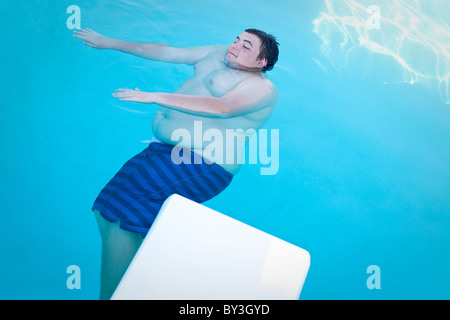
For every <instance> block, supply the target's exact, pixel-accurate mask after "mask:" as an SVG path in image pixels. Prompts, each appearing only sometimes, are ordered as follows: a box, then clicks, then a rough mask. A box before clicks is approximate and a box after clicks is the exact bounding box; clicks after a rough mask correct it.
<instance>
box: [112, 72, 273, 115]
mask: <svg viewBox="0 0 450 320" xmlns="http://www.w3.org/2000/svg"><path fill="white" fill-rule="evenodd" d="M272 93H273V88H272V84H271V82H270V81H268V80H266V79H248V80H245V81H243V82H242V83H241V84H240V85H239V86H238V87H237V88H235V89H234V90H232V91H230V92H229V93H228V94H226V95H224V96H222V97H210V96H195V95H184V94H175V93H162V92H144V91H140V90H139V89H136V90H130V89H118V90H116V93H114V94H113V96H114V97H115V98H120V100H123V101H134V102H142V103H157V104H160V105H163V106H165V107H168V108H171V109H174V110H177V111H182V112H186V113H190V114H194V115H200V116H206V117H221V118H227V117H234V116H237V115H242V114H244V113H247V112H252V111H256V109H259V108H262V107H264V106H265V104H264V103H265V102H267V100H266V98H269V97H270V96H271V95H272Z"/></svg>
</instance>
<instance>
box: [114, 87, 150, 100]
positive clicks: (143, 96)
mask: <svg viewBox="0 0 450 320" xmlns="http://www.w3.org/2000/svg"><path fill="white" fill-rule="evenodd" d="M112 96H113V97H114V98H120V100H122V101H134V102H142V103H152V102H153V100H152V99H151V92H144V91H140V90H139V89H138V88H136V89H135V90H131V89H117V90H116V93H113V94H112Z"/></svg>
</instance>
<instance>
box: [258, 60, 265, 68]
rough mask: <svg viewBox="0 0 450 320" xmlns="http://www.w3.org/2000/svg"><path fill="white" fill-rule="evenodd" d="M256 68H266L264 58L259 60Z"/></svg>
mask: <svg viewBox="0 0 450 320" xmlns="http://www.w3.org/2000/svg"><path fill="white" fill-rule="evenodd" d="M256 66H257V67H258V68H264V67H265V66H267V59H266V58H262V59H259V60H258V63H257V64H256Z"/></svg>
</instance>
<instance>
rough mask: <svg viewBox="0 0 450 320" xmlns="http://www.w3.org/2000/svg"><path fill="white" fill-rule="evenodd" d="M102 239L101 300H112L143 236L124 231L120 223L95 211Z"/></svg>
mask: <svg viewBox="0 0 450 320" xmlns="http://www.w3.org/2000/svg"><path fill="white" fill-rule="evenodd" d="M94 212H95V216H96V218H97V223H98V227H99V230H100V235H101V237H102V266H101V287H100V299H101V300H107V299H110V298H111V296H112V294H113V293H114V290H115V289H116V287H117V285H118V284H119V282H120V280H121V279H122V276H123V274H124V273H125V271H126V270H127V268H128V266H129V264H130V262H131V260H133V257H134V255H135V254H136V251H137V250H138V249H139V246H140V245H141V243H142V236H141V235H140V234H137V233H133V232H129V231H126V230H123V229H121V228H120V226H119V221H116V222H114V223H112V222H109V221H108V220H106V219H105V218H103V217H102V216H101V215H100V213H99V212H98V211H96V210H95V211H94Z"/></svg>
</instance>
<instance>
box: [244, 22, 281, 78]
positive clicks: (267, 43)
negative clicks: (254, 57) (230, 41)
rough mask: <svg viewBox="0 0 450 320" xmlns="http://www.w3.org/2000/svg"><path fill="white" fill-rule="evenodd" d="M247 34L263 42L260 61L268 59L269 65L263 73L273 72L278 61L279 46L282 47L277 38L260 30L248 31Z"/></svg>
mask: <svg viewBox="0 0 450 320" xmlns="http://www.w3.org/2000/svg"><path fill="white" fill-rule="evenodd" d="M245 32H248V33H251V34H254V35H255V36H257V37H258V38H259V39H260V40H261V47H260V48H259V50H260V53H259V56H258V59H267V65H266V66H265V67H264V69H263V71H268V70H272V69H273V66H274V65H275V63H276V62H277V61H278V53H279V51H278V46H279V45H280V44H279V43H278V42H277V40H276V39H275V37H274V36H273V35H271V34H267V33H265V32H264V31H261V30H258V29H247V30H245Z"/></svg>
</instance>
